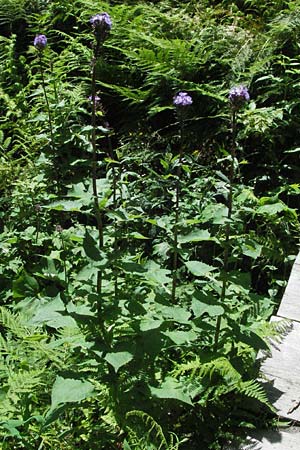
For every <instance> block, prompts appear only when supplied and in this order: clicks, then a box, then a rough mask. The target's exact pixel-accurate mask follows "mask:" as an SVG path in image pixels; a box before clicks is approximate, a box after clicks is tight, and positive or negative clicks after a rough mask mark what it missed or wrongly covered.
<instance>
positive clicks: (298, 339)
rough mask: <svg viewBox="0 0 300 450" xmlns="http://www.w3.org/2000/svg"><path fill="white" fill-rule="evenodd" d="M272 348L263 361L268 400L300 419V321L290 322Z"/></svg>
mask: <svg viewBox="0 0 300 450" xmlns="http://www.w3.org/2000/svg"><path fill="white" fill-rule="evenodd" d="M280 319H281V318H278V317H273V318H272V320H273V321H274V320H276V321H278V320H280ZM271 348H272V355H271V357H268V358H266V359H265V360H264V361H263V362H262V365H261V372H262V374H263V377H264V379H265V387H266V390H267V392H268V395H269V400H270V402H271V403H272V404H273V406H274V407H275V408H276V410H277V413H278V415H279V416H281V417H285V418H287V419H293V420H297V421H300V365H299V363H300V323H299V322H291V328H290V330H289V331H288V332H287V333H286V335H285V336H284V337H283V338H282V339H281V341H280V342H274V343H272V346H271ZM299 449H300V446H299Z"/></svg>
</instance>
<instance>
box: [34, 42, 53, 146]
mask: <svg viewBox="0 0 300 450" xmlns="http://www.w3.org/2000/svg"><path fill="white" fill-rule="evenodd" d="M38 55H39V61H40V73H41V77H42V87H43V92H44V97H45V102H46V107H47V112H48V122H49V129H50V136H51V147H52V151H53V152H54V134H53V126H52V116H51V109H50V104H49V100H48V95H47V90H46V83H45V75H44V67H43V58H42V52H41V51H39V52H38Z"/></svg>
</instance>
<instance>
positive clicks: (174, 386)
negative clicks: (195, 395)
mask: <svg viewBox="0 0 300 450" xmlns="http://www.w3.org/2000/svg"><path fill="white" fill-rule="evenodd" d="M150 391H151V394H152V395H153V396H154V397H157V398H164V399H173V400H179V401H181V402H183V403H187V404H188V405H192V404H193V403H192V401H191V398H190V396H189V395H188V394H187V393H186V392H185V390H184V387H183V385H182V384H181V383H180V382H179V381H177V380H176V379H175V378H172V377H167V378H166V379H165V381H163V383H162V384H161V386H160V387H159V388H156V387H153V386H150Z"/></svg>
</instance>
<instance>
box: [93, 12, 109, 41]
mask: <svg viewBox="0 0 300 450" xmlns="http://www.w3.org/2000/svg"><path fill="white" fill-rule="evenodd" d="M90 23H91V25H92V27H93V28H94V30H95V34H96V36H99V37H100V38H101V39H104V38H105V36H106V34H107V33H108V32H109V31H110V30H111V27H112V21H111V18H110V16H109V14H107V13H106V12H104V13H101V14H96V15H95V16H93V17H91V18H90Z"/></svg>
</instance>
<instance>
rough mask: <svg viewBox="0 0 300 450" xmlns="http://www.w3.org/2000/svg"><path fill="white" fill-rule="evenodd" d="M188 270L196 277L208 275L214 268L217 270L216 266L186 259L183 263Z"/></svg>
mask: <svg viewBox="0 0 300 450" xmlns="http://www.w3.org/2000/svg"><path fill="white" fill-rule="evenodd" d="M185 265H186V267H187V269H188V270H189V272H191V273H192V274H193V275H195V276H196V277H203V276H207V275H209V274H210V273H211V272H213V271H214V270H217V268H216V267H213V266H210V265H209V264H206V263H204V262H201V261H188V262H186V263H185Z"/></svg>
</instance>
